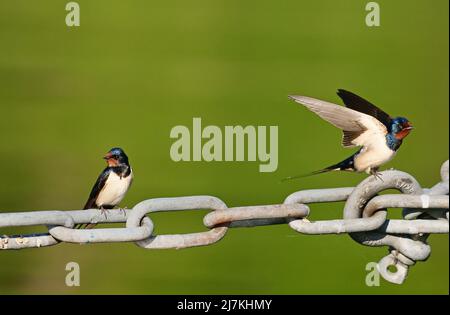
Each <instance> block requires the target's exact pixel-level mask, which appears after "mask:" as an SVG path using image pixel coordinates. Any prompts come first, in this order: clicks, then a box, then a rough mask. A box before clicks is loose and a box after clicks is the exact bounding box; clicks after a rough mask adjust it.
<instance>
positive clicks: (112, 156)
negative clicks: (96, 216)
mask: <svg viewBox="0 0 450 315" xmlns="http://www.w3.org/2000/svg"><path fill="white" fill-rule="evenodd" d="M103 158H104V159H105V160H106V163H107V164H108V166H107V167H106V168H105V169H104V170H103V172H101V174H100V175H99V176H98V178H97V181H96V182H95V184H94V187H92V190H91V193H90V195H89V198H88V200H87V202H86V204H85V206H84V209H101V210H102V212H103V213H106V210H107V209H113V208H114V207H115V206H117V205H118V204H119V203H120V202H121V201H122V199H123V198H124V197H125V194H126V193H127V191H128V188H130V185H131V182H132V181H133V170H132V169H131V166H130V163H129V162H128V156H127V155H126V154H125V152H124V151H123V150H122V149H121V148H112V149H111V150H109V152H108V153H107V154H106V155H105V156H104V157H103ZM94 226H95V224H94V223H90V224H87V225H86V228H87V229H89V228H92V227H94ZM78 227H81V226H78Z"/></svg>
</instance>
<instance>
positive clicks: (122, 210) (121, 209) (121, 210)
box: [119, 207, 128, 216]
mask: <svg viewBox="0 0 450 315" xmlns="http://www.w3.org/2000/svg"><path fill="white" fill-rule="evenodd" d="M126 210H128V207H123V208H119V211H120V212H122V213H123V215H124V216H126V215H127V211H126Z"/></svg>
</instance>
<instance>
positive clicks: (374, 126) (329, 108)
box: [286, 90, 413, 179]
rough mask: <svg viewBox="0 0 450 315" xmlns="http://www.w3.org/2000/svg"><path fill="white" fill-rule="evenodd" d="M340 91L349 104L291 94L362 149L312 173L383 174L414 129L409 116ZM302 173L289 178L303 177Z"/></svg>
mask: <svg viewBox="0 0 450 315" xmlns="http://www.w3.org/2000/svg"><path fill="white" fill-rule="evenodd" d="M337 94H338V95H339V97H340V98H341V99H342V101H343V102H344V104H345V107H344V106H339V105H336V104H332V103H329V102H325V101H321V100H318V99H314V98H311V97H307V96H297V95H292V96H289V97H290V98H291V99H293V100H294V101H296V102H297V103H300V104H302V105H303V106H305V107H306V108H308V109H309V110H310V111H312V112H314V113H316V114H317V115H318V116H320V117H321V118H322V119H324V120H326V121H328V122H329V123H331V124H332V125H334V126H336V127H337V128H339V129H342V131H343V133H344V134H343V138H342V145H343V146H344V147H345V148H349V147H355V146H360V147H361V148H360V149H359V150H358V151H357V152H356V153H355V154H353V155H352V156H350V157H349V158H347V159H345V160H343V161H342V162H339V163H337V164H334V165H331V166H328V167H326V168H324V169H321V170H319V171H315V172H313V173H311V174H308V175H313V174H319V173H325V172H329V171H354V172H366V173H367V174H371V175H375V176H377V177H379V173H378V169H379V168H380V166H381V165H382V164H384V163H387V162H389V161H390V160H391V159H392V158H393V157H394V156H395V154H396V152H397V150H398V149H399V148H400V146H401V144H402V142H403V139H404V138H405V137H406V136H407V135H408V134H409V133H410V132H411V130H412V129H413V127H412V125H411V123H410V122H409V120H408V119H406V118H404V117H396V118H392V117H391V116H389V115H388V114H386V113H385V112H384V111H382V110H381V109H379V108H378V107H376V106H375V105H373V104H371V103H370V102H368V101H367V100H365V99H363V98H362V97H360V96H358V95H356V94H353V93H351V92H348V91H345V90H338V92H337ZM303 176H305V175H298V176H293V177H288V178H286V179H294V178H298V177H303Z"/></svg>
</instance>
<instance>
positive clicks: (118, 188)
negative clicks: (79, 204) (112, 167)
mask: <svg viewBox="0 0 450 315" xmlns="http://www.w3.org/2000/svg"><path fill="white" fill-rule="evenodd" d="M132 180H133V171H131V174H130V175H128V176H127V177H122V178H120V176H119V175H117V174H116V173H114V172H111V173H110V174H109V176H108V179H107V180H106V183H105V186H104V187H103V189H102V190H101V191H100V193H99V194H98V197H97V202H96V203H97V205H98V206H99V207H101V206H103V205H109V206H116V205H118V204H119V203H120V202H121V201H122V199H123V198H124V197H125V194H126V193H127V191H128V188H129V187H130V185H131V181H132Z"/></svg>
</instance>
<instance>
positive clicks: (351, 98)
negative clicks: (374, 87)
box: [337, 89, 392, 129]
mask: <svg viewBox="0 0 450 315" xmlns="http://www.w3.org/2000/svg"><path fill="white" fill-rule="evenodd" d="M337 95H338V96H339V97H340V98H341V99H342V101H343V102H344V104H345V106H347V107H348V108H351V109H353V110H356V111H358V112H361V113H364V114H367V115H370V116H372V117H375V118H376V119H378V120H379V121H380V122H381V123H382V124H383V125H385V126H386V128H388V129H389V128H390V125H391V120H392V118H391V116H389V115H388V114H387V113H385V112H384V111H383V110H381V109H379V108H378V107H376V106H375V105H373V104H372V103H370V102H369V101H367V100H365V99H363V98H362V97H361V96H358V95H356V94H354V93H352V92H349V91H346V90H342V89H339V90H338V92H337Z"/></svg>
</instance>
